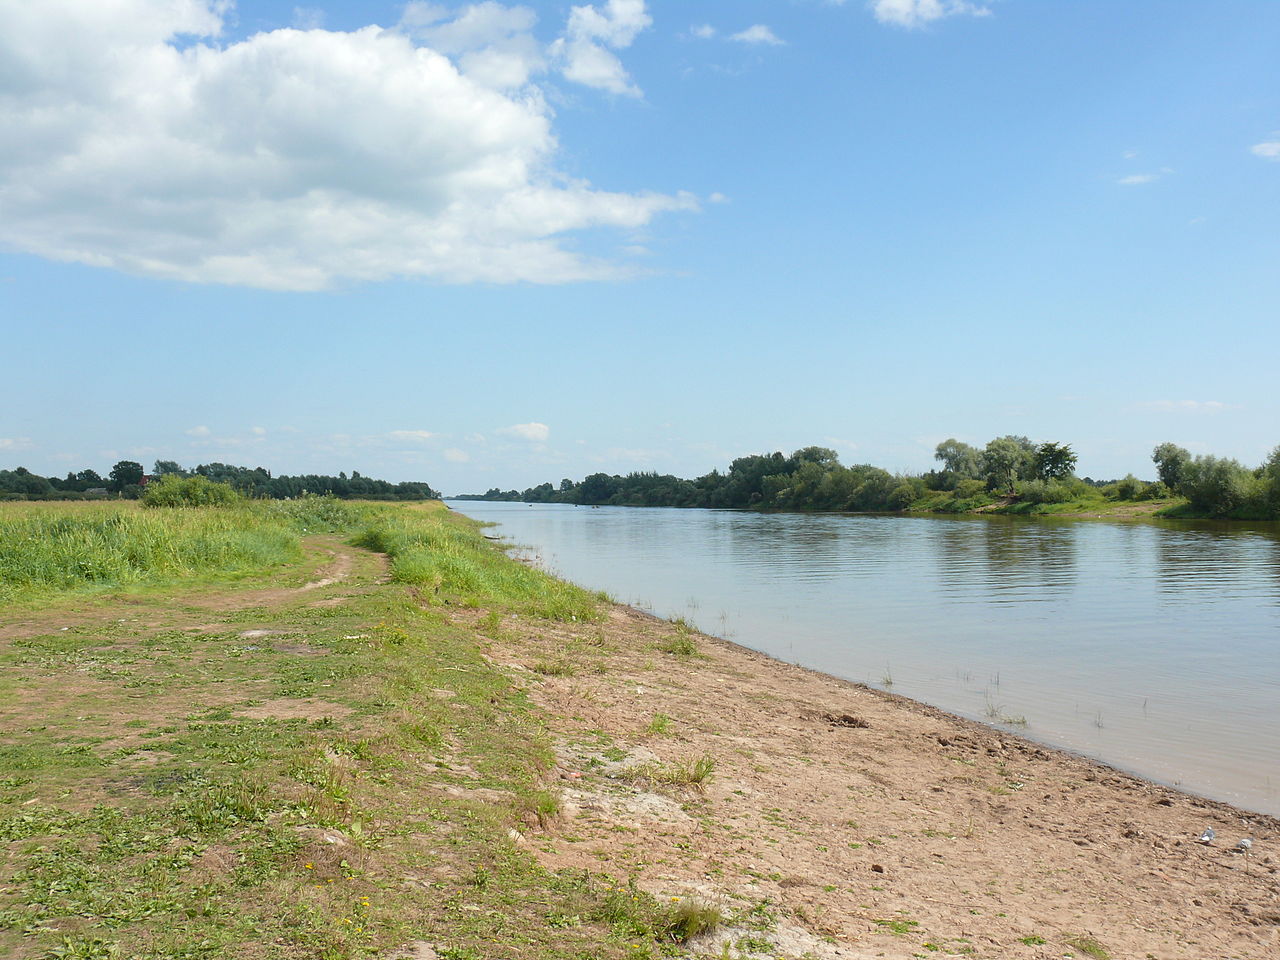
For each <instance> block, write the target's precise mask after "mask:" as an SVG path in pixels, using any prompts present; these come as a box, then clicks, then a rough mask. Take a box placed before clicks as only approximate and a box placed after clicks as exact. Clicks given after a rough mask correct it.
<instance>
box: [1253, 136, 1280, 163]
mask: <svg viewBox="0 0 1280 960" xmlns="http://www.w3.org/2000/svg"><path fill="white" fill-rule="evenodd" d="M1249 152H1250V153H1252V154H1253V155H1254V156H1255V157H1261V158H1262V159H1263V160H1280V137H1277V138H1276V139H1275V140H1264V141H1262V143H1255V144H1254V145H1253V146H1252V147H1250V148H1249Z"/></svg>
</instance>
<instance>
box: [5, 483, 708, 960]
mask: <svg viewBox="0 0 1280 960" xmlns="http://www.w3.org/2000/svg"><path fill="white" fill-rule="evenodd" d="M350 543H358V544H361V545H363V546H364V547H365V548H366V549H358V548H355V547H352V546H350V545H349V544H350ZM0 551H3V552H0V557H4V561H3V563H4V564H5V566H4V567H3V568H0V569H2V570H3V577H4V584H5V589H6V591H8V594H7V595H8V596H9V597H11V598H15V599H20V600H26V601H33V602H35V601H38V605H39V609H38V611H37V612H34V613H33V612H32V608H31V607H30V605H28V606H27V607H26V608H24V609H23V610H22V611H20V619H17V620H15V619H13V617H12V616H11V617H10V618H9V620H8V622H7V623H5V622H3V620H2V618H0V703H3V704H4V705H5V706H4V708H3V712H2V713H0V843H2V844H3V846H0V955H3V956H6V957H15V958H17V957H30V958H35V957H50V958H52V957H59V958H95V960H96V958H103V960H105V958H123V957H139V958H161V957H163V958H200V957H209V958H215V957H228V956H234V957H237V958H256V957H263V958H266V957H321V958H332V960H337V958H348V957H366V956H390V955H392V953H393V951H394V950H395V949H396V948H398V947H401V946H404V945H406V944H414V943H421V944H426V943H430V944H432V945H434V946H433V949H435V950H436V951H437V954H430V955H438V956H440V957H445V958H450V960H467V958H473V960H478V958H481V957H489V956H494V955H496V954H494V953H493V949H494V944H495V943H501V944H502V948H501V956H503V957H511V958H555V957H566V958H567V957H581V958H587V957H621V956H628V957H646V956H657V955H662V954H665V953H669V952H673V951H676V950H677V949H678V947H677V944H678V942H679V941H680V939H681V938H682V937H684V936H685V935H687V934H688V933H689V932H691V930H692V927H691V924H692V925H694V926H696V924H697V923H698V922H701V921H698V920H697V917H695V916H693V915H692V914H693V913H695V912H696V911H691V910H690V908H689V907H688V906H687V905H686V906H681V905H679V904H670V903H668V904H661V903H659V902H658V901H657V900H655V899H653V898H652V897H650V896H649V895H647V894H644V893H642V892H640V891H639V890H637V889H635V888H633V887H630V886H628V885H627V883H626V882H625V880H624V879H622V878H618V879H614V878H610V877H608V876H605V875H604V874H597V873H595V872H590V871H582V870H577V871H563V872H560V873H551V872H548V871H546V870H544V869H543V868H541V867H539V866H538V864H537V862H536V860H535V859H534V858H533V856H531V855H530V853H529V851H528V844H529V843H530V839H529V838H530V837H536V835H537V834H538V832H539V831H540V829H541V828H542V827H543V826H544V825H546V824H548V823H550V822H551V821H553V820H554V819H555V818H556V817H557V815H558V807H559V800H558V796H557V794H556V792H555V791H553V790H551V789H549V788H548V786H547V784H546V782H545V781H546V777H547V773H548V770H549V769H550V767H551V764H552V759H553V758H552V751H551V744H550V741H549V740H548V737H547V735H546V732H545V729H544V726H543V722H542V720H541V718H540V717H539V715H538V713H537V712H536V711H535V710H534V709H533V708H532V707H531V705H530V703H529V701H528V700H527V698H526V694H525V692H524V691H523V689H522V688H521V687H519V686H518V685H514V684H513V683H512V682H511V680H510V679H509V677H508V675H507V674H506V673H504V672H503V671H502V670H501V669H500V668H499V667H498V666H497V665H495V664H494V663H492V662H490V660H489V659H488V658H487V657H486V649H487V647H488V644H489V640H488V639H487V638H488V637H491V636H495V635H499V634H501V633H504V632H507V631H524V632H536V631H538V630H539V624H544V623H552V622H555V621H570V622H572V621H574V620H577V621H578V622H582V621H584V620H586V621H589V620H590V619H592V618H594V617H598V616H600V613H601V609H600V604H599V600H598V598H596V597H595V596H593V595H591V594H589V593H587V592H585V591H582V590H579V589H577V588H575V587H572V586H570V585H568V584H564V583H562V582H559V581H555V580H553V579H551V578H549V577H546V576H544V575H542V574H539V573H537V572H535V571H533V570H530V569H528V568H526V567H524V566H522V565H520V564H517V563H515V562H514V561H511V560H509V559H507V558H506V557H505V556H503V555H502V554H501V553H500V552H499V551H497V550H496V549H495V548H494V547H492V545H490V544H489V543H488V542H487V541H485V540H484V539H483V537H482V536H480V534H479V531H478V529H477V528H476V527H475V525H474V524H472V523H471V522H469V521H466V520H464V519H462V518H460V517H457V516H455V515H452V514H450V513H449V512H448V511H446V510H445V509H444V508H443V507H441V506H440V505H438V504H435V505H427V506H418V507H413V508H409V507H383V506H369V505H359V504H336V503H333V502H331V501H316V502H312V503H307V502H305V501H304V502H300V503H295V504H266V505H256V504H248V505H241V506H237V507H234V508H228V509H225V510H218V509H213V508H202V509H196V510H178V511H146V512H144V511H139V510H137V509H134V508H129V507H127V506H122V505H115V504H111V505H99V504H93V505H59V506H52V505H44V504H40V505H23V506H22V507H21V509H19V510H17V511H14V510H12V509H10V508H8V507H6V511H5V513H4V514H3V515H2V516H0ZM372 551H378V552H377V553H375V552H372ZM300 558H301V559H300ZM264 571H265V573H264ZM248 573H253V575H254V578H255V580H254V583H253V584H252V587H253V588H254V589H252V590H247V589H245V587H246V584H243V583H233V582H228V578H236V577H238V578H243V577H244V576H245V575H246V574H248ZM388 581H390V582H388ZM316 584H319V586H316ZM130 585H134V586H137V585H144V586H146V587H147V589H146V590H142V591H138V592H132V593H128V594H119V595H113V594H111V593H110V591H112V590H119V589H120V588H121V587H125V586H130ZM86 589H92V590H95V591H98V593H99V594H100V595H99V596H98V598H97V601H96V603H95V605H94V606H93V608H92V610H91V611H90V612H88V613H86V612H85V610H84V605H83V603H82V602H81V600H82V598H83V596H84V594H83V591H84V590H86ZM103 591H107V593H105V594H103V593H102V592H103ZM475 608H480V609H479V610H477V611H476V612H475V613H474V614H469V616H473V617H479V620H477V621H476V623H477V626H476V627H474V628H473V627H468V626H466V625H462V624H460V623H459V622H458V618H457V614H459V613H460V612H463V611H467V610H472V609H475ZM9 611H10V614H12V613H13V611H14V608H13V606H12V604H10V606H9ZM585 649H586V648H585V647H584V650H585ZM589 653H590V651H587V654H589ZM584 655H586V654H584ZM423 955H428V954H423Z"/></svg>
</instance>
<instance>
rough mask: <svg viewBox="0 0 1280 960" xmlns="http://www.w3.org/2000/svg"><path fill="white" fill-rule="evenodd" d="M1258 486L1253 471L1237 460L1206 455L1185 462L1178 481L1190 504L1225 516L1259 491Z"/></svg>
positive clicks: (1216, 515) (1213, 514) (1243, 504)
mask: <svg viewBox="0 0 1280 960" xmlns="http://www.w3.org/2000/svg"><path fill="white" fill-rule="evenodd" d="M1260 487H1261V484H1260V483H1259V482H1258V480H1257V478H1256V477H1254V475H1253V473H1252V472H1250V471H1249V470H1247V469H1245V467H1244V466H1242V465H1241V464H1240V463H1239V461H1236V460H1232V459H1230V458H1228V457H1208V456H1205V457H1196V458H1195V459H1194V460H1192V461H1191V462H1190V463H1187V464H1185V465H1184V466H1183V468H1182V482H1181V484H1180V485H1179V489H1180V492H1181V493H1182V495H1183V496H1184V497H1186V498H1187V499H1188V500H1190V501H1191V506H1192V507H1194V508H1195V509H1197V510H1203V511H1204V512H1206V513H1208V514H1209V515H1210V516H1215V517H1225V516H1227V515H1228V514H1230V513H1231V512H1232V511H1233V510H1236V509H1238V508H1240V507H1242V506H1245V505H1246V504H1247V503H1248V502H1249V501H1250V500H1251V499H1253V498H1254V497H1255V496H1256V495H1258V494H1260V492H1261V491H1260V489H1258V488H1260ZM1259 499H1260V497H1259Z"/></svg>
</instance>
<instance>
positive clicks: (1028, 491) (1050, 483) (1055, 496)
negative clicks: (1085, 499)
mask: <svg viewBox="0 0 1280 960" xmlns="http://www.w3.org/2000/svg"><path fill="white" fill-rule="evenodd" d="M1018 494H1019V496H1020V497H1021V498H1022V499H1023V500H1024V501H1025V502H1027V503H1066V502H1067V501H1069V500H1071V499H1072V497H1073V491H1072V489H1071V485H1070V484H1067V483H1062V482H1060V481H1058V480H1027V481H1025V482H1024V483H1020V484H1019V485H1018Z"/></svg>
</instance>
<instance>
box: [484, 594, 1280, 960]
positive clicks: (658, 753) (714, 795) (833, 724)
mask: <svg viewBox="0 0 1280 960" xmlns="http://www.w3.org/2000/svg"><path fill="white" fill-rule="evenodd" d="M459 618H460V619H467V620H469V622H472V623H473V624H475V625H476V626H477V627H478V628H480V629H481V632H482V633H484V632H485V631H484V630H483V628H482V627H480V624H479V623H478V617H474V616H472V615H470V614H460V615H459ZM488 634H489V637H488V640H489V642H490V643H491V647H490V655H491V656H492V657H493V658H494V660H495V661H497V662H499V663H502V664H504V665H506V666H508V667H509V668H511V669H512V671H513V672H514V673H515V674H516V675H518V676H520V677H522V678H524V681H525V683H526V685H527V687H528V689H529V691H530V694H531V696H532V698H533V699H534V700H535V702H536V703H538V704H539V705H540V706H541V707H542V708H543V709H544V710H545V711H546V712H547V714H548V716H549V718H550V720H549V722H550V724H551V727H552V733H553V735H554V736H555V738H556V739H557V742H558V743H559V747H558V757H559V761H558V764H557V766H556V767H555V769H554V770H553V771H551V773H550V779H552V780H553V781H554V782H555V783H556V784H557V785H558V786H559V788H560V792H561V814H560V816H559V818H558V820H557V822H556V823H555V824H554V825H553V826H552V827H551V828H550V829H549V830H542V829H535V828H533V827H530V829H529V830H528V831H527V832H525V833H524V834H523V835H521V836H520V837H518V840H519V842H520V843H521V844H522V845H526V846H527V847H528V848H529V849H531V850H532V851H534V852H535V853H536V854H537V856H538V857H539V859H540V860H541V861H542V862H543V863H545V864H546V865H547V866H549V867H552V868H557V869H559V868H565V867H570V868H579V869H587V870H591V871H593V872H605V873H610V874H612V875H614V876H618V877H624V878H625V877H631V878H634V879H635V881H636V882H637V883H638V885H640V886H641V887H642V888H644V889H646V890H648V891H650V892H652V893H655V894H658V895H661V896H690V895H692V896H696V897H698V898H700V899H703V900H706V901H708V902H712V903H716V904H718V905H720V906H721V907H722V909H723V912H724V914H725V916H726V917H727V918H729V920H728V923H727V924H726V925H725V926H722V927H721V928H720V929H719V930H718V931H717V932H716V933H715V934H714V935H711V936H708V937H704V938H702V939H701V940H699V941H697V942H696V943H695V946H696V947H697V948H698V951H699V952H700V953H702V954H709V955H713V956H730V957H738V956H742V957H788V958H790V957H802V956H809V957H814V958H862V957H887V958H899V957H901V958H907V957H925V956H975V957H993V958H995V957H1000V958H1004V957H1026V958H1051V957H1052V958H1059V957H1068V956H1076V957H1114V958H1128V957H1137V958H1158V960H1173V958H1188V960H1192V958H1194V960H1208V958H1215V960H1216V958H1249V960H1263V958H1268V957H1276V956H1280V882H1278V879H1280V878H1278V876H1277V869H1278V867H1280V846H1278V845H1277V844H1278V842H1280V822H1277V821H1276V820H1275V819H1273V818H1270V817H1266V816H1262V815H1256V814H1251V813H1248V812H1245V811H1241V810H1238V809H1235V808H1233V807H1231V806H1229V805H1227V804H1223V803H1216V802H1213V801H1210V800H1206V799H1203V798H1200V797H1195V796H1190V795H1188V794H1185V793H1181V792H1179V791H1177V790H1175V789H1172V788H1169V787H1164V786H1159V785H1156V784H1152V783H1149V782H1146V781H1144V780H1141V779H1139V778H1137V777H1134V776H1130V775H1128V774H1125V773H1122V772H1119V771H1116V770H1114V769H1111V768H1108V767H1106V766H1103V765H1101V764H1097V763H1094V762H1092V761H1090V760H1087V759H1084V758H1081V757H1078V756H1074V755H1071V754H1068V753H1064V752H1061V751H1057V750H1054V749H1051V748H1049V747H1045V746H1042V745H1040V744H1036V743H1034V742H1031V741H1028V740H1025V739H1023V738H1020V737H1017V736H1014V735H1011V734H1009V733H1006V732H1004V731H1003V730H996V729H992V728H989V727H986V726H983V725H981V724H977V723H974V722H971V721H968V720H964V719H961V718H958V717H955V716H952V715H949V714H947V713H944V712H942V711H940V710H936V709H934V708H931V707H928V706H925V705H922V704H919V703H917V702H914V701H911V700H907V699H905V698H902V697H897V696H893V695H890V694H886V693H883V692H880V691H876V690H872V689H869V688H867V687H864V686H861V685H858V684H853V683H848V682H845V681H842V680H838V679H835V678H833V677H829V676H826V675H824V674H820V673H816V672H813V671H810V670H806V669H802V668H799V667H795V666H792V665H788V664H784V663H780V662H778V661H776V660H773V659H771V658H769V657H766V656H764V655H762V654H759V653H756V652H754V651H751V650H747V649H744V648H742V647H740V646H737V645H735V644H733V643H729V642H726V641H723V640H718V639H714V638H711V637H705V636H702V635H698V634H692V635H690V634H687V633H685V631H684V630H683V628H677V627H675V626H673V625H672V624H669V623H666V622H664V621H659V620H655V619H654V618H652V617H649V616H647V615H645V614H643V613H640V612H638V611H635V610H632V609H630V608H627V607H621V606H618V607H614V608H612V610H611V612H610V616H609V619H608V621H607V623H606V624H604V625H603V627H602V626H601V625H599V624H584V625H573V624H571V625H565V626H563V627H560V626H556V627H548V626H546V625H545V624H537V625H532V624H530V625H528V626H527V627H526V626H525V625H522V624H520V623H517V622H504V623H503V624H502V628H501V629H496V630H489V631H488ZM690 641H692V643H693V645H694V646H696V649H697V653H696V654H694V655H690V654H689V653H688V644H689V642H690ZM703 758H710V761H712V762H713V763H714V773H713V774H712V775H711V776H710V778H709V779H707V780H705V781H704V782H703V783H701V784H697V783H680V782H678V781H680V780H688V779H690V778H691V775H692V777H693V778H696V774H697V771H696V769H695V768H694V766H693V765H694V764H695V763H696V761H698V760H699V759H703ZM703 769H704V770H705V769H706V764H705V762H704V767H703ZM672 781H675V782H672ZM1209 827H1211V828H1213V830H1214V831H1215V832H1216V834H1217V837H1216V839H1215V840H1214V841H1213V842H1212V843H1209V844H1202V843H1199V842H1197V838H1198V837H1200V836H1201V834H1202V832H1203V831H1204V830H1205V829H1206V828H1209ZM1246 837H1247V838H1250V839H1251V840H1252V849H1251V850H1250V851H1249V852H1248V853H1247V854H1246V853H1241V852H1236V850H1235V847H1236V845H1237V842H1238V841H1239V840H1241V839H1243V838H1246ZM726 948H727V951H728V952H726Z"/></svg>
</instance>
